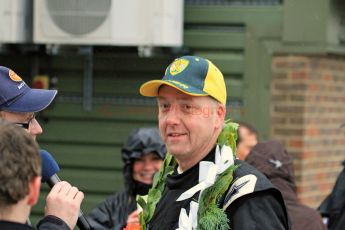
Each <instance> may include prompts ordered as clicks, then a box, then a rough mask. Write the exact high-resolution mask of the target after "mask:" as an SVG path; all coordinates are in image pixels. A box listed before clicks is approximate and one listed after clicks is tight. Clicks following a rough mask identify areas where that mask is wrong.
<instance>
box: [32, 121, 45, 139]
mask: <svg viewBox="0 0 345 230" xmlns="http://www.w3.org/2000/svg"><path fill="white" fill-rule="evenodd" d="M42 133H43V130H42V127H41V125H40V123H38V121H37V120H36V119H33V120H32V121H31V124H30V134H31V135H32V136H33V137H36V136H38V135H41V134H42Z"/></svg>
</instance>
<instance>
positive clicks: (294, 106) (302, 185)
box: [271, 56, 345, 207]
mask: <svg viewBox="0 0 345 230" xmlns="http://www.w3.org/2000/svg"><path fill="white" fill-rule="evenodd" d="M272 72H273V74H272V87H271V92H272V98H271V99H272V103H271V118H272V123H271V137H272V138H273V139H278V140H280V141H282V142H283V143H284V145H285V147H286V148H287V149H288V151H289V152H290V153H291V154H292V155H293V157H294V163H295V174H296V180H297V186H298V194H299V198H300V199H301V201H302V202H303V203H305V204H307V205H309V206H311V207H317V206H318V205H319V204H320V202H321V201H322V200H323V199H324V197H325V196H326V195H327V194H328V193H329V192H330V190H331V188H332V187H333V185H334V182H335V179H336V177H337V175H338V173H339V172H340V170H341V166H340V163H341V161H343V160H345V135H344V134H343V133H342V131H341V130H340V129H339V126H340V124H342V123H344V122H345V58H344V57H339V56H275V57H274V58H273V61H272Z"/></svg>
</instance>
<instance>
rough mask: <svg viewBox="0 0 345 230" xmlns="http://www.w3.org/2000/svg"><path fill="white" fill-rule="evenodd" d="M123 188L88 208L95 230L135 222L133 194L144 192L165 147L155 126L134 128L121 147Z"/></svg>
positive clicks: (149, 183)
mask: <svg viewBox="0 0 345 230" xmlns="http://www.w3.org/2000/svg"><path fill="white" fill-rule="evenodd" d="M121 153H122V160H123V162H124V167H123V175H124V183H125V189H124V190H122V191H119V192H116V193H114V194H113V195H111V196H109V197H107V198H106V199H105V200H104V201H103V202H102V203H100V204H99V205H98V206H97V207H96V208H94V209H93V210H91V212H90V213H89V214H88V216H87V219H88V220H89V222H90V224H91V226H92V227H93V228H94V229H97V230H105V229H115V230H122V229H123V228H124V227H125V226H126V225H127V223H136V222H138V211H137V203H136V195H146V194H147V193H148V190H149V189H150V187H151V185H152V179H153V174H154V173H155V172H156V171H158V170H159V167H160V166H161V164H162V163H163V159H164V157H165V155H166V147H165V145H164V143H163V142H162V140H161V137H160V134H159V131H158V129H157V128H139V129H135V130H133V131H132V132H131V134H130V135H129V137H128V139H127V142H126V143H125V144H124V146H123V148H122V151H121Z"/></svg>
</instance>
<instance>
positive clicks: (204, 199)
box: [198, 165, 236, 230]
mask: <svg viewBox="0 0 345 230" xmlns="http://www.w3.org/2000/svg"><path fill="white" fill-rule="evenodd" d="M235 169H236V166H235V165H232V166H230V167H229V168H228V169H227V170H225V171H224V172H223V173H222V174H220V175H219V176H218V178H217V180H216V182H215V183H214V184H213V185H212V186H211V187H209V188H207V189H205V191H203V192H202V194H201V197H200V202H199V210H198V219H199V221H198V230H199V229H200V230H206V229H215V230H218V229H219V230H226V229H229V225H228V222H229V220H228V218H227V216H226V214H225V213H224V211H223V209H221V208H219V207H218V206H217V204H218V203H219V200H220V198H221V197H222V196H223V195H224V193H225V192H226V191H227V189H228V188H229V186H230V184H231V182H232V179H233V176H232V175H233V172H234V170H235Z"/></svg>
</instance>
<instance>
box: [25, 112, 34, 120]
mask: <svg viewBox="0 0 345 230" xmlns="http://www.w3.org/2000/svg"><path fill="white" fill-rule="evenodd" d="M34 117H35V113H31V114H28V115H27V116H26V120H31V119H33V118H34Z"/></svg>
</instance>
